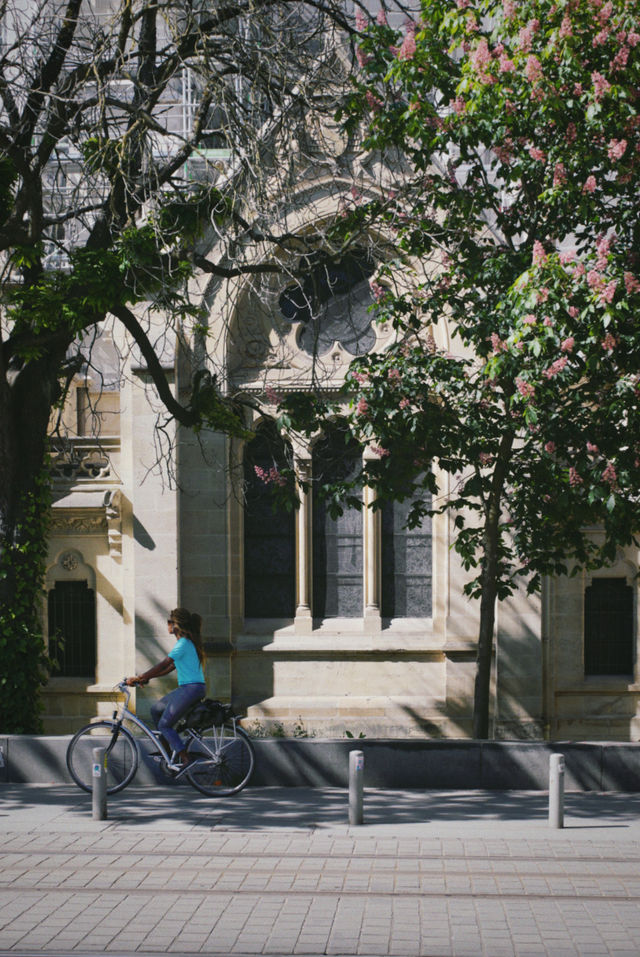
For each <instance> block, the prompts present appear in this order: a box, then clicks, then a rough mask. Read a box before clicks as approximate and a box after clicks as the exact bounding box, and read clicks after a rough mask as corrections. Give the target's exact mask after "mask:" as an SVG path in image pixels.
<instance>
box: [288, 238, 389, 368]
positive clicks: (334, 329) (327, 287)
mask: <svg viewBox="0 0 640 957" xmlns="http://www.w3.org/2000/svg"><path fill="white" fill-rule="evenodd" d="M304 266H306V276H305V279H304V280H303V281H301V282H300V283H297V284H295V285H291V286H289V287H288V288H287V289H285V291H284V292H283V293H282V295H281V296H280V311H281V312H282V315H283V316H284V317H285V319H288V320H289V321H290V322H299V323H302V327H301V330H300V333H299V337H298V343H299V345H300V347H301V348H302V349H303V351H304V352H306V353H307V355H310V356H321V355H324V354H325V353H326V352H328V351H329V350H330V349H331V347H332V346H333V344H334V343H336V342H338V343H340V345H341V346H342V347H343V348H344V349H346V351H347V352H350V353H351V355H354V356H356V355H364V354H365V353H366V352H369V350H370V349H371V348H372V347H373V345H374V343H375V339H376V337H375V333H374V332H373V329H372V328H371V322H372V316H371V313H370V312H369V307H370V306H371V305H372V303H373V296H372V294H371V289H370V287H369V281H368V280H369V277H370V276H372V275H373V272H374V270H375V265H374V263H373V262H372V261H371V260H370V259H368V258H367V257H366V255H364V254H363V253H359V254H352V255H348V256H344V257H343V258H342V259H340V260H339V261H337V262H331V261H329V260H321V261H319V262H316V263H311V262H309V263H305V264H304V265H303V269H304Z"/></svg>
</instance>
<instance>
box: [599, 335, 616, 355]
mask: <svg viewBox="0 0 640 957" xmlns="http://www.w3.org/2000/svg"><path fill="white" fill-rule="evenodd" d="M600 345H601V346H602V348H603V349H604V350H605V352H612V351H613V349H615V347H616V346H617V345H618V340H617V339H616V337H615V336H614V335H613V334H612V333H611V332H608V333H607V334H606V336H605V337H604V339H603V340H602V342H601V343H600Z"/></svg>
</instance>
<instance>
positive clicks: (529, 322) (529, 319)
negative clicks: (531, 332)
mask: <svg viewBox="0 0 640 957" xmlns="http://www.w3.org/2000/svg"><path fill="white" fill-rule="evenodd" d="M522 321H523V322H524V324H525V326H533V325H534V324H535V323H536V317H535V316H534V314H533V313H532V312H530V313H528V314H527V315H526V316H525V317H524V319H523V320H522Z"/></svg>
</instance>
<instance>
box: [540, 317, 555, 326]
mask: <svg viewBox="0 0 640 957" xmlns="http://www.w3.org/2000/svg"><path fill="white" fill-rule="evenodd" d="M542 325H543V326H548V327H549V328H551V326H552V325H553V322H552V321H551V319H549V316H545V317H544V322H543V323H542Z"/></svg>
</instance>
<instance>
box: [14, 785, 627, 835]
mask: <svg viewBox="0 0 640 957" xmlns="http://www.w3.org/2000/svg"><path fill="white" fill-rule="evenodd" d="M364 817H365V824H366V825H371V826H373V825H387V826H391V827H393V826H396V827H398V826H400V825H420V824H436V825H443V826H444V825H447V826H450V825H455V824H456V823H458V824H461V825H462V824H465V825H468V824H477V825H479V826H483V825H490V824H491V825H496V824H500V823H504V824H508V823H513V824H518V823H521V824H522V825H526V824H544V823H545V821H546V820H547V817H548V796H547V794H546V792H544V791H535V792H533V791H436V790H430V791H424V790H403V791H395V790H382V789H365V793H364ZM91 819H92V801H91V795H89V794H85V793H84V792H81V791H79V790H78V789H77V788H75V787H73V786H69V785H51V786H44V785H11V784H7V785H2V786H0V828H3V829H6V830H11V829H15V827H17V826H19V827H20V829H22V830H30V829H34V830H36V829H43V828H44V827H48V828H50V829H51V830H60V829H64V830H72V829H73V827H74V824H78V825H79V824H80V823H81V822H87V823H93V822H92V820H91ZM639 819H640V794H626V793H614V792H607V793H598V792H593V791H591V792H571V793H568V794H566V795H565V822H567V821H568V820H570V822H571V823H570V825H569V826H572V827H574V828H575V827H580V826H585V827H587V826H588V827H593V826H597V827H625V826H629V825H630V824H632V823H635V822H636V821H638V820H639ZM87 823H85V824H84V827H85V828H86V826H87ZM107 823H110V824H113V825H115V826H132V827H138V826H144V825H147V824H149V825H151V824H154V825H156V826H157V825H160V826H161V829H162V830H165V829H166V830H183V829H200V828H205V829H211V828H220V829H224V830H227V829H234V830H243V831H254V830H255V831H260V830H265V829H284V830H288V829H293V830H297V829H312V830H313V829H323V828H329V829H330V828H340V827H346V826H348V792H347V791H346V790H344V789H339V788H276V787H273V788H247V789H246V790H244V791H242V792H241V793H240V794H238V795H235V796H233V797H230V798H207V797H204V796H203V795H199V794H198V793H196V792H195V791H193V790H192V789H191V788H190V787H189V786H185V785H181V786H173V787H149V786H147V787H131V788H128V789H126V790H125V791H123V792H121V793H120V794H116V795H111V796H109V798H108V819H107ZM103 826H104V825H103ZM448 833H449V835H451V833H452V831H451V828H450V827H448ZM511 833H512V834H513V831H512V832H511Z"/></svg>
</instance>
